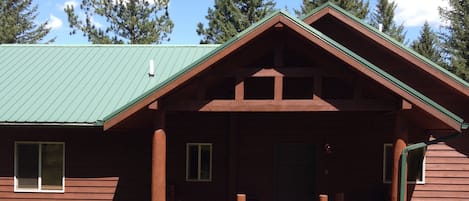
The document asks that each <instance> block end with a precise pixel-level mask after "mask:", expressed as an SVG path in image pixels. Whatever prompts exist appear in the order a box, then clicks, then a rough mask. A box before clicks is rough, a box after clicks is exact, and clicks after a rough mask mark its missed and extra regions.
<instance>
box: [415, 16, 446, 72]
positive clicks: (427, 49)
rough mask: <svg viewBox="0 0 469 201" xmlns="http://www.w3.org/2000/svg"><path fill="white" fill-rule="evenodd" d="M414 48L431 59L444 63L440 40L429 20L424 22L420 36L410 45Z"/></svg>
mask: <svg viewBox="0 0 469 201" xmlns="http://www.w3.org/2000/svg"><path fill="white" fill-rule="evenodd" d="M410 46H411V47H412V49H414V50H415V51H416V52H418V53H419V54H421V55H422V56H425V57H427V58H428V59H430V60H431V61H433V62H435V63H437V64H439V65H442V64H443V61H442V58H441V51H440V49H439V47H438V46H439V41H438V37H437V35H436V33H435V32H433V31H432V29H431V28H430V25H429V24H428V22H425V24H423V27H422V30H420V36H419V37H418V38H417V39H416V40H414V41H413V42H412V44H411V45H410Z"/></svg>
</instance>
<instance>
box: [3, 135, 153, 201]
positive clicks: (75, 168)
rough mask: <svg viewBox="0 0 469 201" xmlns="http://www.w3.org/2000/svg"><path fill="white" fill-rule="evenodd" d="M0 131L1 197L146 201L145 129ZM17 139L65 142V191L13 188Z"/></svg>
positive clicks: (147, 144) (147, 158) (148, 153)
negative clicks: (37, 190) (15, 189)
mask: <svg viewBox="0 0 469 201" xmlns="http://www.w3.org/2000/svg"><path fill="white" fill-rule="evenodd" d="M0 133H1V141H0V158H1V159H2V162H1V163H0V200H2V201H3V200H15V201H19V200H35V201H38V200H44V201H45V200H74V201H77V200H149V196H150V175H151V163H150V161H151V134H150V133H148V132H146V131H133V132H120V131H119V132H114V131H109V132H106V133H103V132H102V131H101V130H100V129H99V128H64V127H49V128H46V127H23V128H22V127H1V128H0ZM131 136H132V137H131ZM15 141H38V142H39V141H42V142H48V141H59V142H65V192H64V193H23V192H21V193H15V192H14V179H13V178H14V154H13V153H14V143H15Z"/></svg>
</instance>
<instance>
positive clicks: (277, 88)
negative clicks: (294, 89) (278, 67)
mask: <svg viewBox="0 0 469 201" xmlns="http://www.w3.org/2000/svg"><path fill="white" fill-rule="evenodd" d="M274 82H275V83H274V100H276V101H280V100H282V98H283V77H279V76H277V77H275V81H274Z"/></svg>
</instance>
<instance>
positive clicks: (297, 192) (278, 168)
mask: <svg viewBox="0 0 469 201" xmlns="http://www.w3.org/2000/svg"><path fill="white" fill-rule="evenodd" d="M274 153H275V160H274V163H275V164H274V166H275V167H274V168H275V171H274V172H275V175H274V177H275V178H276V179H275V184H274V185H275V187H274V191H275V192H274V197H275V198H276V199H275V201H312V200H315V199H316V197H317V196H316V195H315V175H316V174H315V172H316V171H315V155H316V154H315V148H314V145H311V144H300V143H283V144H277V145H276V147H275V151H274Z"/></svg>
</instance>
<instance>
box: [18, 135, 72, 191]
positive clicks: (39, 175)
mask: <svg viewBox="0 0 469 201" xmlns="http://www.w3.org/2000/svg"><path fill="white" fill-rule="evenodd" d="M18 144H37V145H39V146H38V147H39V148H38V149H39V150H38V152H39V153H38V155H39V160H38V163H39V164H38V178H37V180H38V187H37V188H36V189H24V188H18V178H17V174H18V155H17V148H18ZM43 144H54V145H56V144H60V145H62V190H43V189H41V188H42V145H43ZM14 149H15V151H14V152H15V153H14V154H15V155H14V160H15V162H14V165H15V167H14V192H15V193H16V192H28V193H65V142H52V141H15V147H14Z"/></svg>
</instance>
